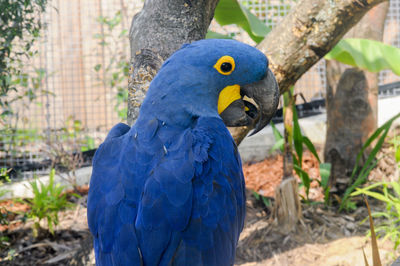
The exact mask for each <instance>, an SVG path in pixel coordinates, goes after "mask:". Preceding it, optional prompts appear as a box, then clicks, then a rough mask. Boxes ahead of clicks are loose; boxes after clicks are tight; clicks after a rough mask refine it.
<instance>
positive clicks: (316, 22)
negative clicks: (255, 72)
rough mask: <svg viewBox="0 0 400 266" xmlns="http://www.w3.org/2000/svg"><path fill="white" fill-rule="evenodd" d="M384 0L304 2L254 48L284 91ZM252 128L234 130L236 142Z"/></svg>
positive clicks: (322, 0)
mask: <svg viewBox="0 0 400 266" xmlns="http://www.w3.org/2000/svg"><path fill="white" fill-rule="evenodd" d="M384 1H385V0H340V1H327V0H303V1H300V2H299V3H298V5H297V6H296V7H295V8H294V9H293V10H292V11H291V12H290V13H289V14H288V15H287V16H286V17H285V19H284V20H283V21H282V22H281V23H279V25H278V26H277V27H276V28H274V29H273V30H272V31H271V32H270V33H269V34H268V35H267V37H266V38H265V39H264V40H263V41H262V42H261V43H260V44H259V45H258V46H257V47H258V48H259V49H260V50H262V51H263V52H264V53H265V54H266V55H267V56H268V58H269V59H270V68H271V69H272V71H273V72H274V74H275V76H276V79H277V81H278V83H279V87H280V89H281V92H284V91H287V90H288V89H289V88H290V86H292V85H293V84H294V83H295V82H296V81H297V80H298V79H299V78H300V77H301V76H302V75H303V74H304V73H305V72H306V71H307V70H308V69H310V68H311V67H312V66H313V65H314V64H315V63H316V62H318V60H319V59H321V58H322V57H323V56H324V55H325V54H326V53H327V52H329V51H330V50H331V49H332V48H333V47H334V46H335V45H336V44H337V43H338V41H339V40H340V39H341V38H342V37H343V35H344V34H345V33H346V32H347V31H348V30H349V29H350V28H351V27H353V26H354V25H355V24H356V23H357V22H358V21H360V19H361V18H362V17H363V16H364V15H365V14H366V13H367V12H368V11H369V10H370V9H371V8H372V7H374V6H376V5H377V4H379V3H381V2H384ZM250 129H251V128H247V127H246V128H238V129H235V130H233V134H234V135H235V136H236V138H237V139H236V142H237V143H240V141H241V140H242V139H243V138H244V137H245V136H246V135H247V133H248V132H249V130H250Z"/></svg>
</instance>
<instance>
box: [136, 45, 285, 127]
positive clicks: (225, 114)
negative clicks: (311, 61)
mask: <svg viewBox="0 0 400 266" xmlns="http://www.w3.org/2000/svg"><path fill="white" fill-rule="evenodd" d="M249 99H253V101H254V102H253V103H255V104H253V103H251V102H250V101H251V100H249ZM278 99H279V88H278V84H277V82H276V80H275V77H274V75H273V74H272V72H271V70H269V68H268V59H267V57H266V56H265V55H264V54H263V53H262V52H260V51H259V50H258V49H256V48H254V47H252V46H249V45H247V44H244V43H241V42H238V41H234V40H226V39H208V40H201V41H196V42H193V43H191V44H185V45H183V46H182V48H181V49H179V50H178V51H176V52H175V53H174V54H173V55H172V56H171V57H170V58H169V59H167V60H166V61H165V62H164V64H163V66H162V67H161V69H160V71H159V72H158V74H157V75H156V77H155V78H154V79H153V81H152V83H151V85H150V88H149V90H148V93H147V95H146V98H145V100H144V102H143V104H142V107H141V111H140V112H141V113H142V112H144V113H152V114H154V115H156V116H157V117H158V118H159V119H161V120H163V121H166V122H173V123H176V124H181V125H188V124H189V123H190V121H193V119H195V118H197V117H199V116H220V117H221V118H222V120H223V121H224V123H225V125H226V126H248V125H254V126H255V129H254V131H253V133H252V134H255V133H257V132H258V131H260V130H261V129H262V128H264V127H265V126H266V125H267V124H268V122H269V121H270V119H271V118H272V116H273V115H274V113H275V111H276V109H277V105H278ZM139 119H140V116H139Z"/></svg>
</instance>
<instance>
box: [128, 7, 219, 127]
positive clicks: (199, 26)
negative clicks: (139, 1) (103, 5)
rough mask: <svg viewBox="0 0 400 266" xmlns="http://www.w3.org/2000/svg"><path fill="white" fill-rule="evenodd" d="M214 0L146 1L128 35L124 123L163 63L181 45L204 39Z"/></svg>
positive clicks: (133, 115)
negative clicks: (129, 66) (128, 54)
mask: <svg viewBox="0 0 400 266" xmlns="http://www.w3.org/2000/svg"><path fill="white" fill-rule="evenodd" d="M217 3H218V0H204V1H191V0H147V1H146V2H145V4H144V6H143V9H142V11H140V12H139V13H138V14H137V15H135V17H134V18H133V20H132V25H131V29H130V33H129V37H130V44H131V65H132V67H131V72H130V80H129V84H128V88H129V100H128V124H133V122H134V121H135V120H136V118H137V116H138V114H139V108H140V105H141V103H142V101H143V99H144V96H145V94H146V92H147V89H148V87H149V85H150V82H151V80H152V79H153V77H154V76H155V74H156V73H157V71H158V69H159V68H160V66H161V65H162V63H163V61H164V60H165V59H167V58H168V57H169V56H170V55H171V54H172V53H173V52H174V51H175V50H177V49H178V48H180V47H181V45H182V44H184V43H190V42H192V41H196V40H200V39H204V37H205V35H206V33H207V29H208V26H209V25H210V22H211V20H212V18H213V16H214V10H215V7H216V5H217Z"/></svg>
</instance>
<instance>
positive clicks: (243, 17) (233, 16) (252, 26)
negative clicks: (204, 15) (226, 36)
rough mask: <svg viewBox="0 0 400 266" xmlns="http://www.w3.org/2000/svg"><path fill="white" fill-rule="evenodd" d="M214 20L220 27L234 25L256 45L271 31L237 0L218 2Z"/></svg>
mask: <svg viewBox="0 0 400 266" xmlns="http://www.w3.org/2000/svg"><path fill="white" fill-rule="evenodd" d="M214 18H215V20H216V21H217V22H218V23H219V24H220V25H221V26H224V25H230V24H236V25H237V26H239V27H240V28H242V29H243V30H245V31H246V32H247V33H248V34H249V36H250V37H251V38H252V39H253V40H254V41H255V42H257V43H259V42H261V41H262V40H263V39H264V37H265V36H266V35H267V34H268V33H269V32H270V31H271V29H270V28H269V27H267V26H266V25H265V22H263V21H262V20H260V19H259V18H257V17H256V16H255V15H253V14H252V13H251V12H250V10H249V9H247V8H246V7H244V6H243V5H242V4H241V3H240V2H239V1H238V0H220V1H219V2H218V5H217V7H216V9H215V12H214ZM213 37H214V38H215V37H218V36H216V35H214V36H213Z"/></svg>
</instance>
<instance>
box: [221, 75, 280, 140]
mask: <svg viewBox="0 0 400 266" xmlns="http://www.w3.org/2000/svg"><path fill="white" fill-rule="evenodd" d="M240 93H241V96H242V98H241V99H238V100H236V101H234V102H232V103H231V104H230V105H229V106H228V107H227V108H226V109H225V110H224V111H223V112H222V113H221V114H220V116H221V118H222V120H223V121H224V123H225V125H226V126H233V127H237V126H249V125H254V124H255V123H256V124H255V127H254V130H253V132H252V133H251V134H250V136H252V135H254V134H256V133H257V132H259V131H260V130H261V129H263V128H264V127H265V126H266V125H267V124H268V123H269V121H270V120H271V118H272V117H273V116H274V114H275V111H276V109H277V108H278V103H279V87H278V83H277V82H276V79H275V76H274V74H272V72H271V70H269V69H268V70H267V73H266V74H265V76H264V78H263V79H262V80H260V81H258V82H255V83H252V84H247V85H245V86H242V87H241V88H240ZM244 95H246V96H247V97H249V98H252V99H253V100H254V102H255V103H256V104H257V106H258V109H257V107H255V106H254V105H253V104H252V103H250V102H248V101H246V100H243V96H244Z"/></svg>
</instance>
